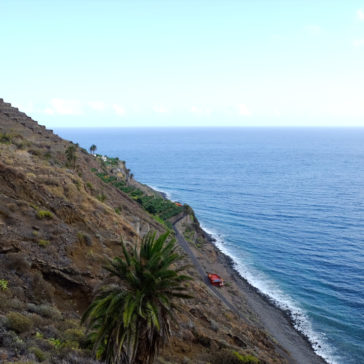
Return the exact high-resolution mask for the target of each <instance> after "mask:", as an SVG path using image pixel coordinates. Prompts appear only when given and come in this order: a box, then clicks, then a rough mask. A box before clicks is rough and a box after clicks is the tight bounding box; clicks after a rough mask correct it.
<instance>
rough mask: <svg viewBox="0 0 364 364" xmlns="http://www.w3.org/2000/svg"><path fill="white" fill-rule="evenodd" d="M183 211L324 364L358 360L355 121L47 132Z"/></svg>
mask: <svg viewBox="0 0 364 364" xmlns="http://www.w3.org/2000/svg"><path fill="white" fill-rule="evenodd" d="M55 131H56V132H57V133H58V134H59V135H60V136H61V137H64V138H66V139H68V140H72V141H74V142H77V143H79V144H80V146H82V147H85V148H88V147H89V146H90V145H91V144H96V145H97V152H98V153H100V154H105V155H108V156H113V157H119V158H120V159H122V160H126V162H127V166H128V168H130V169H131V171H132V173H134V176H135V178H136V179H137V180H138V181H140V182H143V183H146V184H148V185H150V186H152V187H154V188H156V189H158V190H161V191H164V192H166V193H167V194H168V196H169V197H170V198H171V199H173V200H177V201H180V202H183V203H187V204H189V205H191V206H192V207H193V209H194V210H195V212H196V215H197V217H198V218H199V220H200V222H201V224H202V226H203V227H204V228H205V229H206V230H207V231H208V232H210V233H212V234H213V235H214V236H215V237H216V239H217V245H218V246H219V248H220V249H221V250H222V251H223V252H225V253H226V254H228V255H229V256H231V257H232V258H233V260H234V262H235V265H236V269H237V270H238V271H239V273H240V274H241V275H242V276H243V277H244V278H246V279H247V280H248V281H249V282H250V283H251V284H252V285H253V286H255V287H257V288H258V289H259V290H260V291H261V292H262V293H263V294H265V295H267V296H268V297H270V299H271V300H272V301H273V302H274V303H275V304H276V305H277V306H279V307H280V308H282V309H284V310H288V311H289V312H290V314H291V317H292V319H293V321H294V323H295V326H296V328H297V329H298V330H300V331H301V332H303V333H304V334H305V335H306V336H307V337H308V338H309V340H310V341H311V344H312V346H313V347H314V349H315V351H316V352H317V353H318V354H319V355H321V356H322V357H323V358H324V359H326V361H327V362H329V363H335V364H336V363H340V364H341V363H345V364H359V363H364V128H363V129H360V128H357V129H356V128H352V129H350V128H347V129H346V128H337V129H336V128H211V129H210V128H135V129H134V128H119V129H76V128H73V129H56V130H55Z"/></svg>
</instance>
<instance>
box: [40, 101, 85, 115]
mask: <svg viewBox="0 0 364 364" xmlns="http://www.w3.org/2000/svg"><path fill="white" fill-rule="evenodd" d="M44 112H45V113H46V114H48V115H53V114H61V115H81V114H82V113H83V110H82V106H81V102H80V101H78V100H65V99H52V100H51V102H50V106H49V107H47V108H46V109H45V110H44Z"/></svg>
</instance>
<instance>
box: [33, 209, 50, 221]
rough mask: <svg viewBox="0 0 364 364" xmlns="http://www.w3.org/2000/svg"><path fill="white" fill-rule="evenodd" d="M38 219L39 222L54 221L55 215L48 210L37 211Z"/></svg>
mask: <svg viewBox="0 0 364 364" xmlns="http://www.w3.org/2000/svg"><path fill="white" fill-rule="evenodd" d="M37 218H38V219H39V220H43V219H53V214H52V213H51V212H50V211H48V210H37Z"/></svg>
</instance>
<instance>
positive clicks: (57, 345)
mask: <svg viewBox="0 0 364 364" xmlns="http://www.w3.org/2000/svg"><path fill="white" fill-rule="evenodd" d="M47 341H48V343H49V344H51V345H52V346H53V347H55V348H56V349H59V348H61V347H62V341H61V340H60V339H55V338H53V337H51V338H50V339H48V340H47Z"/></svg>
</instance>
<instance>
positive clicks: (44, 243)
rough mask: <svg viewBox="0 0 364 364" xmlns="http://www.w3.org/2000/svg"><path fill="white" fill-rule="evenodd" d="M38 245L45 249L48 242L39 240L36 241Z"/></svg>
mask: <svg viewBox="0 0 364 364" xmlns="http://www.w3.org/2000/svg"><path fill="white" fill-rule="evenodd" d="M38 245H39V246H41V247H43V248H45V247H46V246H48V245H49V240H43V239H40V240H38Z"/></svg>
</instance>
